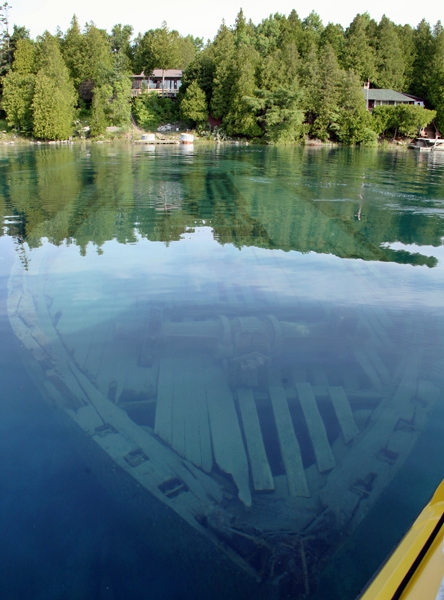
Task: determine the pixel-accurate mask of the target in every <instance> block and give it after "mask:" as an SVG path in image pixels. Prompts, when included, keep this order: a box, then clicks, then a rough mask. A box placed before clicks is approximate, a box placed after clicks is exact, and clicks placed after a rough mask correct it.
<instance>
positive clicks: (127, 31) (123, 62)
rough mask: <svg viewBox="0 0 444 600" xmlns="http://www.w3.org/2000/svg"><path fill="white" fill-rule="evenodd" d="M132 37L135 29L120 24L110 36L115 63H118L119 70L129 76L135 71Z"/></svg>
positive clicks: (115, 26)
mask: <svg viewBox="0 0 444 600" xmlns="http://www.w3.org/2000/svg"><path fill="white" fill-rule="evenodd" d="M132 35H133V28H132V27H131V25H122V24H121V23H118V24H117V25H114V27H113V28H112V30H111V35H110V36H109V41H110V46H111V53H112V55H113V56H114V60H115V62H116V61H117V62H118V64H119V70H120V71H121V72H127V73H129V74H130V73H131V71H132V70H133V64H132V51H131V41H130V40H131V36H132Z"/></svg>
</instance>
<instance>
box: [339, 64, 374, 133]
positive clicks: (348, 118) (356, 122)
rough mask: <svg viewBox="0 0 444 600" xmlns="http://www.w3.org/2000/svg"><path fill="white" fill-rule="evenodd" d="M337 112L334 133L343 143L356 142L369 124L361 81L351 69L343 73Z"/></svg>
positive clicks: (368, 114)
mask: <svg viewBox="0 0 444 600" xmlns="http://www.w3.org/2000/svg"><path fill="white" fill-rule="evenodd" d="M338 105H339V113H338V117H337V121H336V126H337V128H336V131H335V135H336V137H337V139H338V140H339V141H340V142H343V143H345V144H358V143H360V142H362V141H363V140H364V138H365V135H366V130H367V128H368V127H369V125H370V113H369V112H368V111H367V107H366V104H365V99H364V94H363V93H362V86H361V82H360V81H359V79H358V77H357V75H355V73H353V71H349V72H348V73H343V76H342V81H341V84H340V90H339V101H338Z"/></svg>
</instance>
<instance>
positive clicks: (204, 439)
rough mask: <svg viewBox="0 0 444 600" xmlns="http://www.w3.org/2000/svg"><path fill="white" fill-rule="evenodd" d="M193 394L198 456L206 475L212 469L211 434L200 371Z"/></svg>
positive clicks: (202, 376) (202, 375)
mask: <svg viewBox="0 0 444 600" xmlns="http://www.w3.org/2000/svg"><path fill="white" fill-rule="evenodd" d="M195 394H196V403H195V407H196V411H197V421H198V425H199V439H200V456H201V462H202V469H203V470H204V471H205V472H206V473H210V472H211V469H212V468H213V450H212V448H211V433H210V422H209V419H208V406H207V394H206V389H205V378H204V374H203V372H202V371H201V372H200V373H199V385H198V386H197V387H196V390H195Z"/></svg>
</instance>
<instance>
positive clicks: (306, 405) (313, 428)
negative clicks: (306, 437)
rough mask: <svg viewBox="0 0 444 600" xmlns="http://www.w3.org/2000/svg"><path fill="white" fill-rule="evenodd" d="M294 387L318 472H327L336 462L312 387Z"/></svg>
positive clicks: (303, 385) (304, 384) (301, 384)
mask: <svg viewBox="0 0 444 600" xmlns="http://www.w3.org/2000/svg"><path fill="white" fill-rule="evenodd" d="M296 387H297V390H298V396H299V402H300V404H301V407H302V411H303V413H304V417H305V422H306V423H307V427H308V432H309V434H310V439H311V442H312V444H313V450H314V453H315V456H316V462H317V464H318V469H319V472H320V473H322V472H324V471H329V470H330V469H333V467H335V466H336V461H335V459H334V456H333V454H332V451H331V448H330V444H329V443H328V438H327V432H326V430H325V425H324V421H323V420H322V417H321V415H320V413H319V409H318V405H317V404H316V398H315V396H314V394H313V390H312V387H311V385H310V384H309V383H298V384H296Z"/></svg>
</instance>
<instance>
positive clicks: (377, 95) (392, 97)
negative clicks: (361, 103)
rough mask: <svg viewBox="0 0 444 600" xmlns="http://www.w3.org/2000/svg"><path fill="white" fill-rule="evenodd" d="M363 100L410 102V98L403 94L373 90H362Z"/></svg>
mask: <svg viewBox="0 0 444 600" xmlns="http://www.w3.org/2000/svg"><path fill="white" fill-rule="evenodd" d="M362 92H363V94H364V96H365V98H366V99H367V98H368V99H369V100H383V101H385V102H411V101H412V98H411V97H409V96H406V95H405V94H400V93H399V92H395V91H394V90H374V89H370V90H368V89H367V88H363V90H362Z"/></svg>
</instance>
